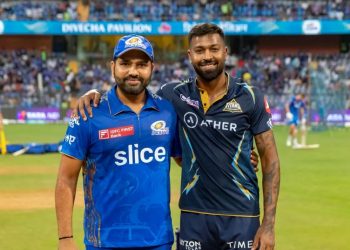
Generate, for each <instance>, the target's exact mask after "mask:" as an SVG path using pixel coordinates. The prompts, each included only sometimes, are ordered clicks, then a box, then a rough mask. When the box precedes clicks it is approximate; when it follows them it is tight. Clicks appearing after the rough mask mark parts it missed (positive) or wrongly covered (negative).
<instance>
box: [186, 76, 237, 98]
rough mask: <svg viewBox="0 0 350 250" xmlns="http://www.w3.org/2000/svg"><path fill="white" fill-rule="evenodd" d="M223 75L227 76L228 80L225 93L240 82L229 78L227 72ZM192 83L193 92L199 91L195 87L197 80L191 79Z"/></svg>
mask: <svg viewBox="0 0 350 250" xmlns="http://www.w3.org/2000/svg"><path fill="white" fill-rule="evenodd" d="M225 75H226V76H227V80H228V82H227V92H228V91H229V90H230V89H232V88H234V85H235V83H236V82H240V81H239V80H238V79H237V78H234V77H232V76H230V75H229V74H228V73H227V72H225ZM192 81H193V85H192V86H193V88H194V90H197V89H199V87H198V86H197V78H192ZM227 92H226V93H227Z"/></svg>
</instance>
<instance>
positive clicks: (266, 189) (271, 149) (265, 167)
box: [256, 131, 280, 228]
mask: <svg viewBox="0 0 350 250" xmlns="http://www.w3.org/2000/svg"><path fill="white" fill-rule="evenodd" d="M256 144H257V148H258V150H259V155H260V158H261V166H262V174H263V180H262V183H263V197H264V217H263V221H262V222H263V224H264V225H266V226H269V227H271V228H273V226H274V223H275V216H276V207H277V200H278V194H279V187H280V162H279V159H278V154H277V149H276V144H275V139H274V137H273V133H272V131H268V132H265V133H263V134H261V135H259V136H257V137H256Z"/></svg>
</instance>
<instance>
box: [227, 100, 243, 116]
mask: <svg viewBox="0 0 350 250" xmlns="http://www.w3.org/2000/svg"><path fill="white" fill-rule="evenodd" d="M223 111H227V112H231V113H242V109H241V105H239V103H238V102H237V101H236V100H235V99H232V100H231V101H229V102H228V103H226V106H225V108H224V109H223Z"/></svg>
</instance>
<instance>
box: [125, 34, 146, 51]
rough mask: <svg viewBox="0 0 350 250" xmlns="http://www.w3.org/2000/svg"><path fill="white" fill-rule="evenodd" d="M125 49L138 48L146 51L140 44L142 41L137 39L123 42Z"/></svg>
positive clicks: (133, 38) (132, 38)
mask: <svg viewBox="0 0 350 250" xmlns="http://www.w3.org/2000/svg"><path fill="white" fill-rule="evenodd" d="M125 47H126V48H127V47H138V48H142V49H146V46H145V45H144V44H143V43H142V40H141V39H140V38H139V37H131V38H129V39H128V40H126V41H125Z"/></svg>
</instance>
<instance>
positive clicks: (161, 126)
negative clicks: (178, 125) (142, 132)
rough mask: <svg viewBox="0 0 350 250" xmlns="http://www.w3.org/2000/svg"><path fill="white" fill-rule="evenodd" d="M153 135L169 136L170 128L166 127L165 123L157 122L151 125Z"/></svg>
mask: <svg viewBox="0 0 350 250" xmlns="http://www.w3.org/2000/svg"><path fill="white" fill-rule="evenodd" d="M151 129H152V135H167V134H169V128H168V127H166V122H165V121H156V122H153V123H152V124H151Z"/></svg>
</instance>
